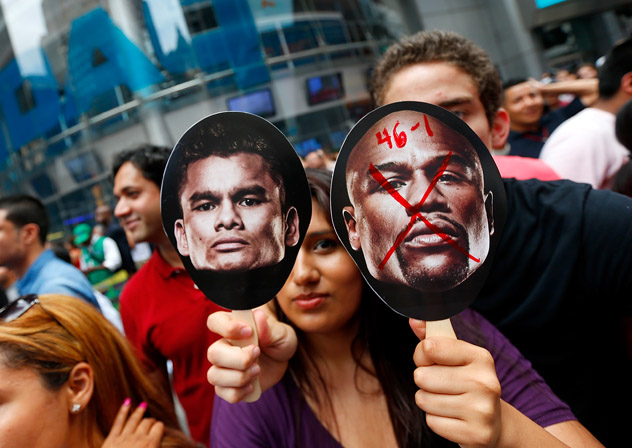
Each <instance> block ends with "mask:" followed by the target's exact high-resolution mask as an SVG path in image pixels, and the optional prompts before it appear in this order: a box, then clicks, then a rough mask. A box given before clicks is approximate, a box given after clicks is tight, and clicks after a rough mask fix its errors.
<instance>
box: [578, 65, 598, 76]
mask: <svg viewBox="0 0 632 448" xmlns="http://www.w3.org/2000/svg"><path fill="white" fill-rule="evenodd" d="M576 73H577V79H597V67H595V64H593V63H592V62H584V63H582V64H580V65H579V67H577V71H576Z"/></svg>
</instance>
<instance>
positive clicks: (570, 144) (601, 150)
mask: <svg viewBox="0 0 632 448" xmlns="http://www.w3.org/2000/svg"><path fill="white" fill-rule="evenodd" d="M630 99H632V38H628V39H626V40H625V41H623V42H620V43H618V44H617V45H615V46H614V47H613V48H612V49H611V50H610V51H609V52H608V54H607V55H606V59H605V62H604V63H603V65H602V66H601V67H600V68H599V99H598V100H597V101H596V102H595V103H594V104H593V105H592V106H591V107H589V108H587V109H585V110H582V111H581V112H580V113H578V114H577V115H575V116H574V117H572V118H570V119H568V120H566V121H565V122H564V123H563V124H561V125H560V126H559V127H558V128H557V129H556V130H555V132H553V133H552V134H551V137H550V138H549V139H548V140H547V141H546V143H545V145H544V147H543V148H542V153H541V154H540V158H541V159H542V160H544V161H545V162H547V163H548V164H549V165H550V166H551V167H552V168H553V169H554V170H555V171H556V172H557V173H558V174H559V175H560V176H562V177H563V178H565V179H570V180H573V181H575V182H585V183H589V184H590V185H592V186H593V188H600V189H604V188H611V187H612V180H613V177H614V175H615V174H616V172H617V171H618V170H619V168H621V167H622V166H623V164H624V163H625V162H626V161H627V160H628V154H629V151H628V149H627V148H625V146H623V145H621V144H620V143H619V142H618V141H617V138H616V136H615V130H614V123H615V116H616V114H617V112H618V111H619V109H620V108H621V107H622V106H623V105H624V104H625V103H626V102H627V101H629V100H630Z"/></svg>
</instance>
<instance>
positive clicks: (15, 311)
mask: <svg viewBox="0 0 632 448" xmlns="http://www.w3.org/2000/svg"><path fill="white" fill-rule="evenodd" d="M36 303H39V304H40V305H41V303H40V301H39V299H38V298H37V294H27V295H25V296H22V297H19V298H18V299H17V300H15V301H13V302H11V303H9V304H8V305H7V306H5V307H4V308H2V309H1V310H0V323H9V322H11V321H13V320H15V319H17V318H18V317H20V316H21V315H22V314H24V313H26V312H27V311H28V310H30V309H31V307H32V306H33V305H35V304H36ZM44 311H46V310H44Z"/></svg>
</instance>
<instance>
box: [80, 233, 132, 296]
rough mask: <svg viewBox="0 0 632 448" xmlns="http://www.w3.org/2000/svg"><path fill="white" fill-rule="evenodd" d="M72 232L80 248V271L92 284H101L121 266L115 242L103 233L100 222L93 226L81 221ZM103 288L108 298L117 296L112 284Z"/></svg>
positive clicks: (119, 254)
mask: <svg viewBox="0 0 632 448" xmlns="http://www.w3.org/2000/svg"><path fill="white" fill-rule="evenodd" d="M72 233H73V235H75V244H76V245H77V246H79V247H80V248H81V271H82V272H83V273H84V274H86V276H87V277H88V280H90V283H91V284H92V285H93V286H96V285H99V284H103V283H102V282H104V281H106V280H108V279H110V278H111V277H112V276H113V275H114V274H115V273H116V271H117V270H118V269H119V268H120V267H121V253H120V252H119V250H118V246H117V245H116V242H115V241H114V240H113V239H112V238H109V237H106V236H105V235H104V233H105V229H104V227H103V226H102V225H100V224H97V225H96V226H94V228H93V227H91V226H90V225H89V224H86V223H81V224H78V225H77V226H76V227H75V228H74V229H73V231H72ZM125 275H126V274H125ZM103 290H104V291H105V295H106V296H108V297H109V298H110V299H112V300H116V299H117V298H118V291H117V290H116V289H115V288H114V287H113V286H107V287H104V289H103Z"/></svg>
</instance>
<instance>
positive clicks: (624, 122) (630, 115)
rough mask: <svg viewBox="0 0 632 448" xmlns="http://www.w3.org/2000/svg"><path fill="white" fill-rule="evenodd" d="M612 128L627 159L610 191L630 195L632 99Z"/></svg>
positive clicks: (631, 191)
mask: <svg viewBox="0 0 632 448" xmlns="http://www.w3.org/2000/svg"><path fill="white" fill-rule="evenodd" d="M614 128H615V134H616V136H617V140H619V143H621V144H622V145H623V146H625V147H626V149H627V150H628V151H629V153H628V161H627V162H626V163H625V164H624V165H623V166H622V167H621V168H619V171H617V174H616V175H615V176H614V180H613V182H612V191H616V192H617V193H621V194H624V195H626V196H630V197H632V160H631V159H630V157H631V155H632V100H630V101H628V102H627V103H625V104H624V105H623V107H621V109H619V112H617V118H616V120H615V125H614ZM631 334H632V332H631Z"/></svg>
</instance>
